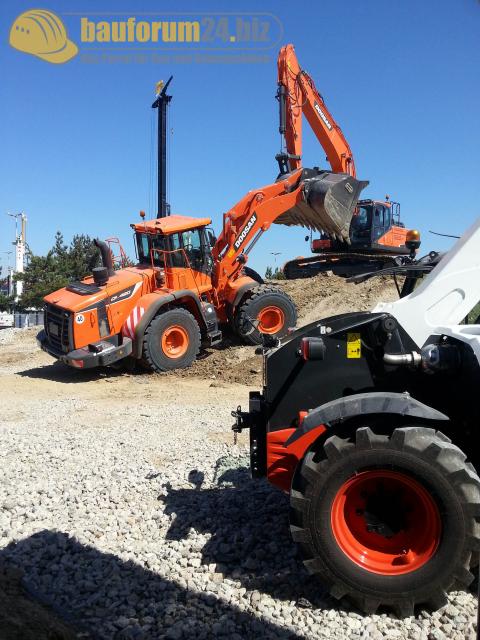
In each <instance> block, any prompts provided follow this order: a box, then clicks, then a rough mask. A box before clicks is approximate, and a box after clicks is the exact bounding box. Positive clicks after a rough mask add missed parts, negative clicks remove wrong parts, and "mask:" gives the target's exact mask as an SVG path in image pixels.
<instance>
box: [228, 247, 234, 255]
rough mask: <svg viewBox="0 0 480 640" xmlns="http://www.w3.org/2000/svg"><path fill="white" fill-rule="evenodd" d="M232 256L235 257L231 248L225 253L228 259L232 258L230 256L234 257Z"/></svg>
mask: <svg viewBox="0 0 480 640" xmlns="http://www.w3.org/2000/svg"><path fill="white" fill-rule="evenodd" d="M234 255H235V249H233V247H232V248H231V249H229V251H228V253H227V256H228V257H229V258H231V257H232V256H234Z"/></svg>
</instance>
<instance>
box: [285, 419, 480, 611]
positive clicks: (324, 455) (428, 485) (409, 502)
mask: <svg viewBox="0 0 480 640" xmlns="http://www.w3.org/2000/svg"><path fill="white" fill-rule="evenodd" d="M290 505H291V509H290V511H291V532H292V536H293V539H294V540H295V541H296V542H297V543H298V544H299V547H300V550H301V554H302V556H303V560H304V564H305V566H306V568H307V569H308V570H309V571H310V572H311V573H313V574H317V575H318V577H319V578H320V580H321V582H322V583H323V584H325V585H326V586H328V587H329V589H330V593H331V594H332V595H333V596H334V597H335V598H337V599H341V598H343V597H345V598H347V599H349V600H350V601H351V602H353V603H354V604H355V605H356V606H357V607H358V608H360V609H362V610H363V611H365V612H366V613H368V614H372V613H375V611H376V610H377V608H378V607H380V606H382V607H387V608H389V609H393V610H394V611H395V612H396V613H397V615H399V616H401V617H405V616H410V615H413V613H414V608H415V606H416V605H426V606H428V607H431V608H434V609H437V608H439V607H441V606H443V605H444V604H445V603H446V600H447V597H446V593H447V591H448V590H449V589H451V588H455V589H463V588H465V587H467V586H468V585H469V584H470V583H471V581H472V580H473V575H472V574H471V573H470V567H471V563H472V553H473V552H474V551H478V549H479V548H480V524H479V523H480V479H479V477H478V475H477V474H476V472H475V469H474V467H473V466H472V465H471V464H470V463H469V462H466V456H465V455H464V454H463V453H462V451H460V449H459V448H458V447H456V446H455V445H454V444H452V443H451V441H450V440H449V439H448V438H447V437H446V436H444V435H443V434H442V433H440V432H438V431H437V432H436V431H435V430H433V429H427V428H425V427H423V426H419V425H412V426H408V427H402V428H397V429H395V430H394V431H393V433H392V435H391V436H384V435H375V434H374V433H373V432H372V431H371V429H370V428H369V427H363V428H360V429H358V430H357V431H356V433H355V438H354V441H350V440H346V439H342V438H339V437H337V436H333V437H331V438H329V439H328V440H327V441H326V442H325V445H324V447H323V449H322V450H319V451H316V452H313V451H310V452H309V453H308V454H307V455H306V456H305V458H304V460H303V462H302V464H301V466H300V467H299V469H298V470H297V473H296V475H295V478H294V481H293V485H292V490H291V495H290ZM474 555H476V554H474Z"/></svg>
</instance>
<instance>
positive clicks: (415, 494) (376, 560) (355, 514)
mask: <svg viewBox="0 0 480 640" xmlns="http://www.w3.org/2000/svg"><path fill="white" fill-rule="evenodd" d="M331 526H332V532H333V535H334V537H335V540H336V542H337V544H338V546H339V547H340V548H341V549H342V551H343V552H344V553H345V555H347V556H348V557H349V558H350V560H352V562H354V563H355V564H357V565H359V566H360V567H362V568H363V569H366V570H367V571H371V572H372V573H378V574H381V575H390V576H392V575H403V574H406V573H411V572H412V571H415V570H416V569H419V568H420V567H421V566H423V565H424V564H426V563H427V562H428V561H429V560H430V558H432V556H433V555H434V554H435V552H436V550H437V548H438V545H439V542H440V537H441V533H442V525H441V519H440V513H439V510H438V507H437V505H436V503H435V502H434V500H433V498H432V496H431V495H430V493H429V492H428V491H427V490H426V489H425V487H423V486H422V485H421V484H420V483H419V482H417V481H416V480H414V479H413V478H412V477H410V476H408V475H406V474H403V473H399V472H396V471H387V470H375V471H364V472H362V473H359V474H357V475H355V476H353V477H352V478H350V479H349V480H347V481H346V482H345V483H344V484H343V485H342V486H341V487H340V489H339V491H338V493H337V495H336V496H335V499H334V501H333V505H332V512H331Z"/></svg>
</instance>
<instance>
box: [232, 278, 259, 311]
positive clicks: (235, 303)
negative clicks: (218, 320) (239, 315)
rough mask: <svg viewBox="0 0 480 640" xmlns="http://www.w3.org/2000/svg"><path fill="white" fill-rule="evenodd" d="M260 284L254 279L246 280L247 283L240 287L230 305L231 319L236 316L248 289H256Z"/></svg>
mask: <svg viewBox="0 0 480 640" xmlns="http://www.w3.org/2000/svg"><path fill="white" fill-rule="evenodd" d="M245 275H247V274H245ZM249 277H250V276H249ZM258 285H259V283H258V282H256V281H255V280H252V281H251V282H246V283H245V284H242V286H241V287H239V288H238V291H237V293H236V294H235V298H234V299H233V302H232V303H231V304H230V305H229V307H230V308H229V315H230V319H231V320H232V319H233V317H234V316H235V310H236V308H237V307H238V305H239V304H240V302H241V301H242V298H243V297H244V295H245V294H246V293H247V291H251V290H252V289H255V288H256V287H258Z"/></svg>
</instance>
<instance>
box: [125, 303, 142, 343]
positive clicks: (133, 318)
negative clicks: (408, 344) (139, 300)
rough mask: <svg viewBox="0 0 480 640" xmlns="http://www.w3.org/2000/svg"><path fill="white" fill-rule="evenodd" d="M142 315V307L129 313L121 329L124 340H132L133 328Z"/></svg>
mask: <svg viewBox="0 0 480 640" xmlns="http://www.w3.org/2000/svg"><path fill="white" fill-rule="evenodd" d="M144 313H145V309H144V308H143V307H133V309H132V310H131V311H130V315H129V316H128V318H127V319H126V321H125V323H124V325H123V327H122V335H124V336H125V337H126V338H130V339H131V340H134V338H135V327H136V326H137V324H138V323H139V322H140V318H141V317H142V316H143V314H144Z"/></svg>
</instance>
